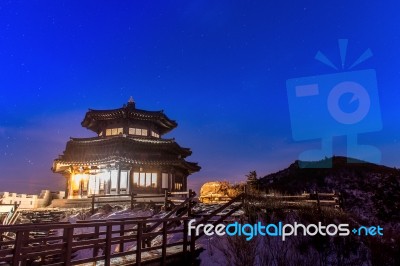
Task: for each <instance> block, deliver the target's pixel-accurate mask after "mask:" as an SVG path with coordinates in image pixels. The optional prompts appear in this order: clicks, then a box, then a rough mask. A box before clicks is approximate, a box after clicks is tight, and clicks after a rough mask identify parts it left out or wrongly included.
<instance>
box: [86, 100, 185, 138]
mask: <svg viewBox="0 0 400 266" xmlns="http://www.w3.org/2000/svg"><path fill="white" fill-rule="evenodd" d="M121 118H122V119H131V120H140V121H151V122H153V123H155V124H156V125H157V126H158V127H159V129H160V133H161V134H165V133H167V132H169V131H171V130H172V129H174V128H176V127H177V126H178V124H177V123H176V121H174V120H171V119H169V118H168V117H167V116H166V115H165V114H164V111H163V110H161V111H146V110H141V109H136V108H135V105H134V104H133V103H131V104H129V103H128V105H125V106H123V107H122V108H118V109H111V110H93V109H89V111H88V112H87V113H86V115H85V118H84V119H83V121H82V123H81V124H82V126H83V127H86V128H88V129H90V130H93V131H94V132H96V133H98V131H99V129H100V128H101V125H100V124H101V122H103V121H109V120H116V119H121Z"/></svg>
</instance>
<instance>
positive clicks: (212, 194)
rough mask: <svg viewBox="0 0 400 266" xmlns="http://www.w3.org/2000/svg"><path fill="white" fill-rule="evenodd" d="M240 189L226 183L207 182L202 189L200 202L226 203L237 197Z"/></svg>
mask: <svg viewBox="0 0 400 266" xmlns="http://www.w3.org/2000/svg"><path fill="white" fill-rule="evenodd" d="M239 193H240V189H239V187H237V186H232V185H230V184H229V183H228V182H225V181H222V182H221V181H216V182H207V183H205V184H203V186H202V187H201V189H200V196H199V200H200V202H202V203H218V202H226V201H228V200H230V199H232V198H234V197H236V196H237V195H239Z"/></svg>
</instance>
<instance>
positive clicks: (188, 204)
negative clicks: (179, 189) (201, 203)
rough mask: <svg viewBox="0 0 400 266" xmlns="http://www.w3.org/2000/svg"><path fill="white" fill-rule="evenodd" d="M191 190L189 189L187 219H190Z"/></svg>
mask: <svg viewBox="0 0 400 266" xmlns="http://www.w3.org/2000/svg"><path fill="white" fill-rule="evenodd" d="M192 193H193V192H192V190H191V189H189V202H188V214H187V215H188V217H192V205H193V204H192V199H191V197H192Z"/></svg>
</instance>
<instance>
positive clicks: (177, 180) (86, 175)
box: [52, 97, 200, 198]
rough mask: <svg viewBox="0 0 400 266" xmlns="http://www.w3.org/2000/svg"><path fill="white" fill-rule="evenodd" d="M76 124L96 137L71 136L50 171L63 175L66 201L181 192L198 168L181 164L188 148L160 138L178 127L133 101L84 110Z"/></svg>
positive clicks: (166, 118) (156, 112)
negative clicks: (94, 197) (79, 123)
mask: <svg viewBox="0 0 400 266" xmlns="http://www.w3.org/2000/svg"><path fill="white" fill-rule="evenodd" d="M81 124H82V126H83V127H85V128H87V129H89V130H91V131H93V132H95V133H96V134H97V136H96V137H93V138H71V139H70V140H69V141H68V142H67V145H66V148H65V151H64V153H63V154H62V155H60V156H59V158H58V159H55V160H54V163H53V167H52V170H53V172H55V173H60V174H62V175H63V176H65V177H66V195H67V196H68V198H85V197H87V196H88V195H93V194H95V195H119V194H128V193H132V192H133V193H138V194H140V193H143V194H153V193H157V194H158V193H163V192H164V191H165V190H168V191H186V190H187V177H188V176H189V175H190V174H192V173H194V172H198V171H199V170H200V167H199V166H198V165H197V163H192V162H187V161H186V160H185V158H186V157H188V156H189V155H191V154H192V152H191V150H190V149H189V148H183V147H181V146H179V145H178V144H177V143H176V142H175V140H174V139H164V138H162V136H163V135H164V134H166V133H168V132H170V131H171V130H173V129H174V128H176V127H177V123H176V122H175V121H174V120H171V119H169V118H168V117H167V116H166V115H165V114H164V112H163V111H145V110H140V109H137V108H136V106H135V102H134V101H133V99H132V97H131V99H129V102H128V103H127V104H126V105H124V106H123V107H122V108H119V109H114V110H91V109H89V111H88V112H87V113H86V115H85V118H84V119H83V121H82V123H81Z"/></svg>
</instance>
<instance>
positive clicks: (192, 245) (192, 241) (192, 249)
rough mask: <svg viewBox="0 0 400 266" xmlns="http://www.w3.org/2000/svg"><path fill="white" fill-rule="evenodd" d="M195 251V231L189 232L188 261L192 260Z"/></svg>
mask: <svg viewBox="0 0 400 266" xmlns="http://www.w3.org/2000/svg"><path fill="white" fill-rule="evenodd" d="M195 249H196V229H194V228H193V229H192V230H190V261H191V262H192V261H193V259H194V252H195Z"/></svg>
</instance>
